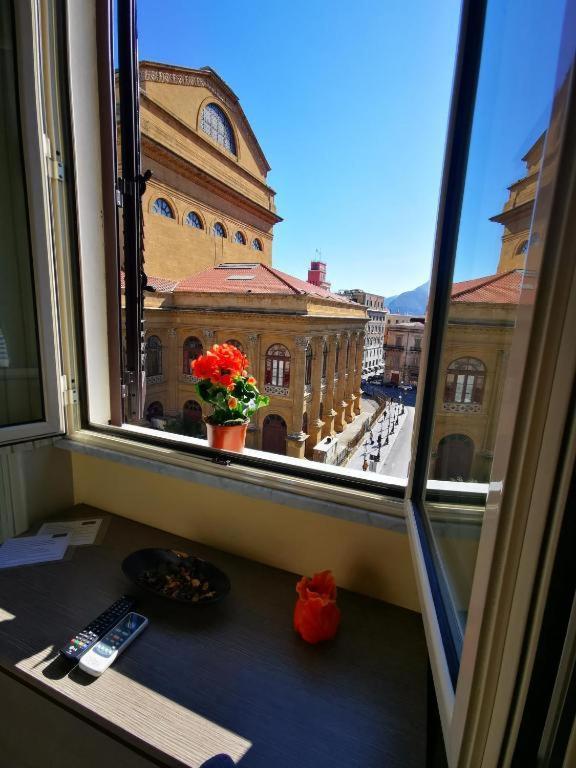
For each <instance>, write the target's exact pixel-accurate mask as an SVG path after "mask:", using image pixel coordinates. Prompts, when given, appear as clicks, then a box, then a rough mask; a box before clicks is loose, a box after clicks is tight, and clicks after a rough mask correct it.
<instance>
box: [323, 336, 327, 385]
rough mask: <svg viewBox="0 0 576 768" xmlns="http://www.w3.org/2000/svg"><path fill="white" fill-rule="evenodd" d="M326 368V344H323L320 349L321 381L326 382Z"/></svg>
mask: <svg viewBox="0 0 576 768" xmlns="http://www.w3.org/2000/svg"><path fill="white" fill-rule="evenodd" d="M327 368H328V344H326V342H324V348H323V349H322V381H326V370H327Z"/></svg>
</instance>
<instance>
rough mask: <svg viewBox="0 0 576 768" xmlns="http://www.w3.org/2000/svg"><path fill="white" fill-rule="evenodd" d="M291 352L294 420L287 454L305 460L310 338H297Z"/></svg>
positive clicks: (288, 439) (287, 441) (289, 429)
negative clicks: (304, 416) (304, 428)
mask: <svg viewBox="0 0 576 768" xmlns="http://www.w3.org/2000/svg"><path fill="white" fill-rule="evenodd" d="M294 341H295V344H294V349H293V351H292V352H291V357H292V359H291V363H292V365H291V367H290V390H291V391H292V420H291V422H290V424H289V425H288V435H287V436H286V452H287V454H288V456H292V457H293V458H296V459H303V458H304V454H305V450H306V439H307V437H308V435H307V434H306V433H305V432H303V431H302V418H303V415H304V390H305V381H306V350H307V349H308V344H309V343H310V337H309V336H297V337H296V339H295V340H294Z"/></svg>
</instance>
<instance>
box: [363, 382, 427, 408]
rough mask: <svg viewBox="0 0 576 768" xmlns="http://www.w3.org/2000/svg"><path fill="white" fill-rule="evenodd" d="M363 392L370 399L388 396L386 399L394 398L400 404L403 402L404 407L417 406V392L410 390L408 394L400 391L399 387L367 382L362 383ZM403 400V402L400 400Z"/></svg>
mask: <svg viewBox="0 0 576 768" xmlns="http://www.w3.org/2000/svg"><path fill="white" fill-rule="evenodd" d="M362 391H363V392H366V394H367V395H370V397H374V395H381V396H382V395H386V397H392V398H394V399H395V400H398V401H399V402H403V403H404V405H410V406H412V407H413V406H415V405H416V390H415V389H410V390H408V392H406V391H404V390H402V389H399V388H398V387H393V386H390V385H388V386H386V385H384V384H372V383H370V382H367V381H363V382H362ZM400 398H401V400H400Z"/></svg>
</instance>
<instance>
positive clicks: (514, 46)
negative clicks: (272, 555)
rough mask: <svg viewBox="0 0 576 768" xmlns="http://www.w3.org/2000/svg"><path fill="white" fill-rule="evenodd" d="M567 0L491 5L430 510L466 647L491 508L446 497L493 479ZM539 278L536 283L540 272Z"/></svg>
mask: <svg viewBox="0 0 576 768" xmlns="http://www.w3.org/2000/svg"><path fill="white" fill-rule="evenodd" d="M564 5H565V3H564V0H534V1H533V2H531V3H526V2H523V0H506V2H504V0H490V2H489V3H488V9H487V18H486V29H485V36H484V43H483V50H482V61H481V67H480V78H479V85H478V92H477V97H476V105H475V111H474V120H473V129H472V136H471V144H470V152H469V158H468V165H467V172H466V184H465V191H464V198H463V206H462V213H461V219H460V225H459V234H458V242H457V251H456V262H455V271H454V281H453V284H452V296H451V302H450V307H449V311H448V321H447V325H446V328H445V331H444V338H443V350H442V358H441V373H440V380H439V381H438V382H437V391H436V402H435V416H434V426H433V433H432V450H431V455H430V460H429V481H428V503H427V507H426V509H427V517H428V520H429V523H430V529H431V534H432V539H433V551H434V554H435V556H436V558H437V562H436V564H437V570H438V572H439V574H440V582H441V589H442V590H443V593H444V595H443V597H444V600H445V602H446V604H447V606H448V614H449V616H450V618H451V619H452V634H453V639H454V644H455V646H456V648H457V650H458V652H459V651H460V650H461V646H462V639H463V635H464V630H465V626H466V620H467V613H468V605H469V600H470V592H471V587H472V580H473V576H474V569H475V564H476V556H477V547H478V541H479V538H480V532H481V528H482V522H483V515H484V509H483V508H480V507H470V506H468V507H466V509H455V508H454V507H453V506H451V507H448V506H445V505H444V504H443V500H444V499H446V498H447V497H446V496H445V495H443V494H446V492H447V491H448V490H454V489H460V490H463V489H465V488H466V486H467V484H468V489H469V490H471V489H472V485H471V484H472V483H481V484H487V483H488V482H489V480H490V474H491V467H492V457H493V454H494V449H495V443H496V435H497V429H498V422H499V417H500V406H501V400H502V391H503V386H504V382H505V380H506V378H507V377H508V376H509V375H510V374H511V371H510V370H509V369H508V357H509V352H510V348H511V345H512V343H513V340H514V338H515V333H516V316H517V308H518V303H519V299H520V293H521V290H522V285H523V281H524V268H525V265H526V259H527V255H528V252H529V248H530V243H534V241H535V237H536V235H535V233H533V232H531V221H532V212H533V209H534V201H535V198H536V194H537V190H538V183H539V177H540V171H541V164H542V156H543V151H544V146H545V142H546V131H547V127H548V122H549V119H550V113H551V106H552V101H553V96H554V85H555V76H556V66H557V59H558V52H559V43H560V33H561V27H562V20H563V14H564ZM530 279H531V283H532V284H533V285H534V286H535V287H536V286H537V275H531V277H530ZM518 373H519V372H518V371H514V374H515V376H518ZM484 487H485V488H487V486H484ZM432 499H434V502H432Z"/></svg>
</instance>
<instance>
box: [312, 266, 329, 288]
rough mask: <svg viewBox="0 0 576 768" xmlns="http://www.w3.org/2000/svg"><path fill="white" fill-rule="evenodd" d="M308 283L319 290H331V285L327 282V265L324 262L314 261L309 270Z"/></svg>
mask: <svg viewBox="0 0 576 768" xmlns="http://www.w3.org/2000/svg"><path fill="white" fill-rule="evenodd" d="M308 282H309V283H312V285H317V286H318V287H319V288H326V290H328V291H329V290H330V283H328V282H326V264H325V263H324V262H323V261H312V262H311V263H310V269H309V270H308Z"/></svg>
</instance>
